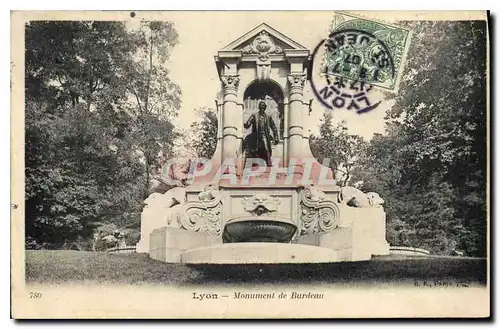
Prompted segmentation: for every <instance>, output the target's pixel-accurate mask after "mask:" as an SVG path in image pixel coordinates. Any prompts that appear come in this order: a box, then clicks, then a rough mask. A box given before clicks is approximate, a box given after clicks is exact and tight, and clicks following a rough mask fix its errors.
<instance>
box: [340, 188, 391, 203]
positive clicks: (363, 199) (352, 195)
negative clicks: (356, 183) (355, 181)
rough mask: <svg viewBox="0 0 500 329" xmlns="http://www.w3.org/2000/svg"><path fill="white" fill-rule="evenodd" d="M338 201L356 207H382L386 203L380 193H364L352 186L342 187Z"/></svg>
mask: <svg viewBox="0 0 500 329" xmlns="http://www.w3.org/2000/svg"><path fill="white" fill-rule="evenodd" d="M338 201H339V203H342V204H346V205H348V206H350V207H356V208H380V207H382V205H383V204H384V200H383V199H382V198H381V197H380V195H378V193H375V192H368V193H364V192H362V191H361V190H358V189H357V188H355V187H352V186H345V187H342V188H341V189H340V193H339V195H338Z"/></svg>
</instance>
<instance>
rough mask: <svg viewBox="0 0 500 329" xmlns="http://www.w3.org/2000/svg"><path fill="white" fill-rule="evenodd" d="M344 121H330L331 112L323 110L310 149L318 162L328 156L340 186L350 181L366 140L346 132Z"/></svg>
mask: <svg viewBox="0 0 500 329" xmlns="http://www.w3.org/2000/svg"><path fill="white" fill-rule="evenodd" d="M347 129H348V128H347V126H346V123H345V122H344V121H343V122H340V123H338V124H337V125H335V126H334V125H333V123H332V113H331V112H325V113H324V115H323V119H322V122H321V125H320V129H319V136H312V137H311V142H310V146H311V151H312V153H313V154H314V156H315V157H316V158H317V159H318V161H319V162H321V163H323V161H324V159H325V158H328V159H329V161H330V163H329V166H330V168H331V169H332V170H333V172H334V173H335V179H336V180H337V184H339V185H340V186H346V185H348V183H349V182H350V181H351V178H352V173H353V170H354V169H355V167H356V163H357V162H358V161H359V159H360V158H361V157H362V156H363V154H364V149H365V147H366V142H365V141H364V140H363V138H362V137H360V136H358V135H351V134H349V133H348V132H347Z"/></svg>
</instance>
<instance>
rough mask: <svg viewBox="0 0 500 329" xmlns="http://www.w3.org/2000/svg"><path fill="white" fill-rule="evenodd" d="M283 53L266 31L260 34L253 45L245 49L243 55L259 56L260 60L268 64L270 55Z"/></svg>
mask: <svg viewBox="0 0 500 329" xmlns="http://www.w3.org/2000/svg"><path fill="white" fill-rule="evenodd" d="M281 53H283V50H282V49H281V48H280V47H278V46H276V44H275V43H274V41H273V39H272V38H271V37H270V36H269V34H268V33H267V32H266V31H262V32H260V34H259V35H258V36H257V37H256V38H255V39H253V41H252V43H251V44H249V45H248V46H246V47H245V48H243V54H257V55H258V59H259V60H260V61H262V62H267V61H268V60H269V54H281Z"/></svg>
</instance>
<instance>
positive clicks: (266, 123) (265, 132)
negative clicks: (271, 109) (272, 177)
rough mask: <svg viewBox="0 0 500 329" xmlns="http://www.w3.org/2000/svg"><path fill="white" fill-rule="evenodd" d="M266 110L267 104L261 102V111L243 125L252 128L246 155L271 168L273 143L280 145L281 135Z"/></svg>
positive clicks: (246, 140)
mask: <svg viewBox="0 0 500 329" xmlns="http://www.w3.org/2000/svg"><path fill="white" fill-rule="evenodd" d="M266 108H267V105H266V102H264V101H260V102H259V111H258V112H257V113H253V114H251V115H250V117H249V118H248V119H247V121H246V122H245V123H244V124H243V126H244V127H245V128H247V129H248V128H250V127H251V128H252V132H251V133H250V135H248V136H247V137H246V138H245V153H246V157H247V158H260V159H263V160H264V161H265V162H266V164H267V165H268V166H271V155H272V147H271V141H272V142H273V143H274V144H275V145H276V144H278V143H279V135H278V129H277V128H276V124H275V123H274V120H273V118H271V116H269V115H268V114H266ZM271 131H272V135H271Z"/></svg>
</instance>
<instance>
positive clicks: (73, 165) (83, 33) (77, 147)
mask: <svg viewBox="0 0 500 329" xmlns="http://www.w3.org/2000/svg"><path fill="white" fill-rule="evenodd" d="M169 46H170V45H169V44H168V45H164V46H162V47H164V48H165V47H166V48H168V47H169ZM143 47H144V42H143V40H141V38H140V37H138V32H134V31H129V30H128V29H127V27H126V26H125V24H124V23H121V22H62V21H61V22H57V21H50V22H43V21H37V22H30V23H29V24H27V26H26V74H25V77H26V81H25V82H26V84H25V85H26V93H25V94H26V99H25V103H26V108H25V120H26V121H25V123H26V124H25V127H26V148H25V150H26V153H25V160H26V161H25V164H26V235H27V236H29V237H32V238H34V239H36V240H38V241H41V242H50V243H55V244H60V243H61V242H64V241H74V240H75V239H76V238H77V236H84V237H90V236H91V235H92V231H93V230H94V228H95V227H97V226H101V225H103V224H105V223H119V225H120V226H125V227H128V228H132V227H133V226H137V225H138V220H137V218H138V216H137V214H138V213H139V212H140V210H141V208H142V200H143V199H144V195H145V194H146V193H145V185H144V184H141V183H140V182H143V181H145V176H147V174H148V173H149V171H147V170H145V166H144V161H143V158H141V154H140V153H139V152H138V150H143V149H144V145H145V144H147V139H146V138H142V139H137V135H138V132H143V131H144V130H147V129H150V128H151V127H153V128H151V130H153V131H154V132H155V133H156V134H160V133H161V132H162V131H167V132H168V129H170V127H171V125H170V123H169V121H168V118H167V117H166V116H164V115H163V114H164V111H163V112H160V111H152V110H150V109H151V107H150V106H148V107H147V108H148V109H149V110H148V112H147V113H146V115H143V116H141V117H140V119H139V118H138V116H136V115H135V113H134V112H133V111H132V110H131V109H132V108H133V106H132V104H133V103H132V102H131V92H130V89H128V87H129V86H130V85H132V84H133V81H134V80H135V79H139V78H140V77H138V75H137V72H138V71H139V68H138V65H139V64H138V62H137V58H138V53H140V51H141V49H143ZM166 48H165V49H166ZM165 49H164V50H162V52H163V53H164V52H165ZM151 76H152V74H151ZM155 83H157V80H155V79H153V78H152V77H151V86H154V84H155ZM137 85H140V84H137ZM154 88H155V87H151V89H154ZM141 97H142V96H141ZM141 99H144V98H141ZM149 99H151V98H149ZM163 100H164V99H162V101H163ZM165 106H169V107H170V108H171V109H172V110H174V109H175V108H172V107H171V106H170V105H169V104H166V105H165ZM143 123H145V124H143ZM146 125H147V127H146ZM165 127H167V128H168V129H167V128H165ZM140 136H144V134H142V135H140ZM169 138H172V135H170V136H169ZM155 143H156V141H155V140H152V142H151V144H154V145H156V144H155ZM155 147H156V146H155ZM151 159H152V157H150V158H149V160H151ZM151 161H153V160H151ZM150 166H154V163H150Z"/></svg>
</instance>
